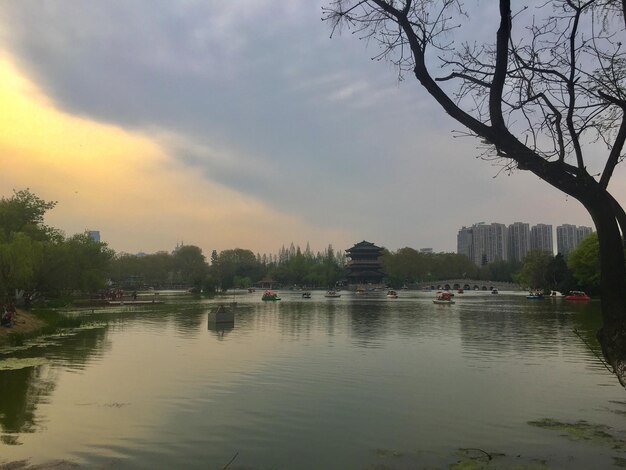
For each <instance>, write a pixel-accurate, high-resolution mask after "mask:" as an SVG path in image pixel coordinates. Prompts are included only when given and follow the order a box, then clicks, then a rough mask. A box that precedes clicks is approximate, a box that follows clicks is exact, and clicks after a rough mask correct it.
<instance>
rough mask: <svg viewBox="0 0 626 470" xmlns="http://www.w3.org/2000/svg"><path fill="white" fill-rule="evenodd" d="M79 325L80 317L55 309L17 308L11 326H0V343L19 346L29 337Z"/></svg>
mask: <svg viewBox="0 0 626 470" xmlns="http://www.w3.org/2000/svg"><path fill="white" fill-rule="evenodd" d="M80 325H81V319H80V318H70V317H67V316H65V315H63V314H61V313H59V312H57V311H55V310H45V309H42V310H35V311H27V310H23V309H18V310H17V316H16V318H15V323H14V324H13V326H11V327H10V328H7V327H4V326H0V344H9V345H12V346H19V345H21V344H23V343H24V341H25V340H27V339H29V338H34V337H37V336H41V335H48V334H54V333H56V332H57V331H59V330H61V329H63V328H77V327H79V326H80Z"/></svg>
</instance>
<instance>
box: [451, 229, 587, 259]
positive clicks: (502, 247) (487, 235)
mask: <svg viewBox="0 0 626 470" xmlns="http://www.w3.org/2000/svg"><path fill="white" fill-rule="evenodd" d="M591 233H593V230H592V229H591V227H583V226H581V227H577V226H576V225H569V224H563V225H559V226H558V227H557V228H556V237H557V251H558V252H559V253H562V254H564V255H566V254H567V253H569V252H570V251H572V250H573V249H574V248H576V247H577V246H578V244H579V243H580V242H581V241H582V240H583V239H584V238H585V237H587V236H589V235H590V234H591ZM552 237H553V232H552V225H548V224H537V225H533V226H532V227H530V226H529V224H527V223H526V222H515V223H513V224H511V225H509V226H508V227H507V226H506V225H504V224H499V223H492V224H486V223H484V222H479V223H476V224H474V225H472V226H471V227H461V229H460V230H459V232H458V233H457V236H456V252H457V253H459V254H463V255H465V256H467V257H468V258H469V259H471V260H472V261H473V262H474V263H475V264H476V265H478V266H482V265H485V264H489V263H493V262H494V261H497V260H502V261H508V260H516V261H523V260H524V258H525V257H526V255H527V254H528V252H529V251H530V250H543V251H547V252H548V253H550V254H554V241H553V238H552Z"/></svg>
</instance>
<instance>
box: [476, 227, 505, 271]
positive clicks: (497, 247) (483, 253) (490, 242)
mask: <svg viewBox="0 0 626 470" xmlns="http://www.w3.org/2000/svg"><path fill="white" fill-rule="evenodd" d="M507 259H508V253H507V227H506V225H504V224H499V223H492V224H489V225H487V224H485V223H482V222H481V223H479V224H474V225H472V261H474V263H475V264H477V265H478V266H483V265H485V264H489V263H493V262H494V261H498V260H502V261H506V260H507Z"/></svg>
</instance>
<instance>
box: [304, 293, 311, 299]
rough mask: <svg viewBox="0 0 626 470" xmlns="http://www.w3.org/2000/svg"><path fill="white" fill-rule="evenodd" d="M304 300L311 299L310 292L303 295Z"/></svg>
mask: <svg viewBox="0 0 626 470" xmlns="http://www.w3.org/2000/svg"><path fill="white" fill-rule="evenodd" d="M302 298H303V299H310V298H311V293H310V292H308V291H307V292H303V293H302Z"/></svg>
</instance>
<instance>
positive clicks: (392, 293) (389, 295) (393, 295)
mask: <svg viewBox="0 0 626 470" xmlns="http://www.w3.org/2000/svg"><path fill="white" fill-rule="evenodd" d="M387 298H388V299H397V298H398V293H397V292H396V291H395V290H388V291H387Z"/></svg>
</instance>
